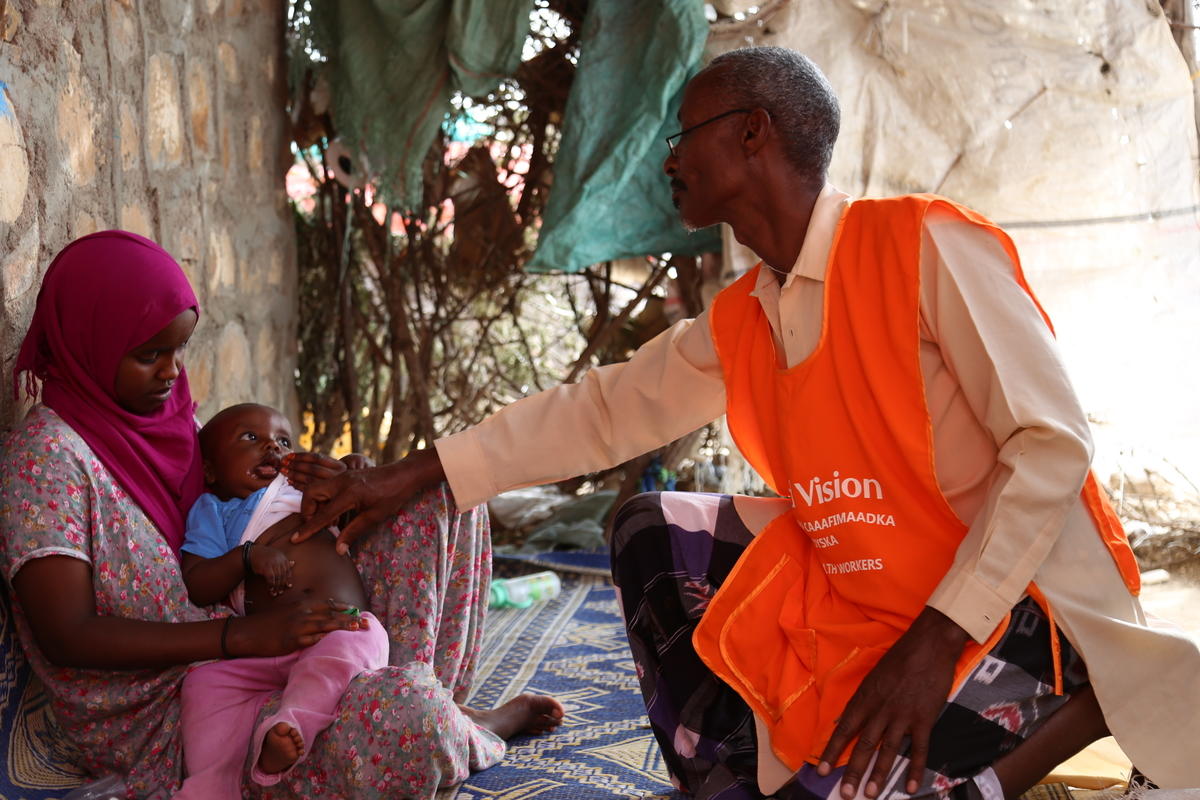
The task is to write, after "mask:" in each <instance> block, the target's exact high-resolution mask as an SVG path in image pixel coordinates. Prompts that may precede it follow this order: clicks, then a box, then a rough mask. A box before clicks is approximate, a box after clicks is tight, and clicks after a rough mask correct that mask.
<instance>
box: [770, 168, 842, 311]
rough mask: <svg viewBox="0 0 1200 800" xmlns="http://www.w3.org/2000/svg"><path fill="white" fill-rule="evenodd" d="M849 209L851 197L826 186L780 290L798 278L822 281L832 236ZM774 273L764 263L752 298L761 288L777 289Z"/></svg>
mask: <svg viewBox="0 0 1200 800" xmlns="http://www.w3.org/2000/svg"><path fill="white" fill-rule="evenodd" d="M848 205H850V195H848V194H846V193H845V192H842V191H840V190H838V189H837V188H835V187H834V186H833V185H832V184H829V183H827V184H825V186H824V188H822V189H821V193H820V194H818V195H817V200H816V202H815V203H814V204H813V210H812V216H810V217H809V219H808V229H807V230H806V231H805V233H804V244H803V246H801V248H800V255H798V256H797V257H796V263H795V264H793V265H792V268H791V270H790V271H789V272H788V276H787V279H786V280H785V281H784V282H783V286H782V289H786V288H787V287H789V286H791V285H792V282H793V281H795V280H796V278H797V277H800V278H808V279H809V280H814V281H824V280H825V268H826V266H827V265H828V264H829V251H830V250H831V249H833V234H834V233H835V232H836V231H837V226H838V222H839V221H840V220H841V218H842V214H843V213H844V212H845V210H846V207H847V206H848ZM778 286H779V284H778V283H777V282H776V281H775V274H774V271H773V270H771V269H770V268H769V267H767V265H766V264H765V263H764V264H763V268H762V269H761V270H759V271H758V281H757V282H756V283H755V286H754V291H753V292H751V294H752V295H753V296H758V292H759V291H760V290H762V289H764V288H770V287H778Z"/></svg>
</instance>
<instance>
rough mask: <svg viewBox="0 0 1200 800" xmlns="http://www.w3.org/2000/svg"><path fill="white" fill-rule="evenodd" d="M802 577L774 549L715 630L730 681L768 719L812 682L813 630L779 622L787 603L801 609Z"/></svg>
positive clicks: (791, 562) (777, 715)
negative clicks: (772, 560) (773, 557)
mask: <svg viewBox="0 0 1200 800" xmlns="http://www.w3.org/2000/svg"><path fill="white" fill-rule="evenodd" d="M806 577H807V575H806V572H805V570H804V569H802V568H801V567H800V565H799V564H797V563H796V562H795V561H794V560H793V559H792V558H791V557H789V556H788V555H786V554H780V557H779V560H778V562H776V564H775V567H774V568H773V569H772V570H771V571H770V572H769V573H767V574H766V575H765V576H764V577H763V579H762V580H761V581H760V582H759V583H758V585H757V586H755V588H754V589H753V590H752V591H751V592H750V593H749V594H747V595H746V596H745V599H743V600H742V602H741V603H740V604H738V606H737V607H736V608H734V609H733V610H731V611H730V613H729V618H728V620H727V622H726V624H725V625H724V626H723V628H722V630H721V635H720V647H721V655H722V657H723V658H724V660H725V663H726V665H727V666H728V668H729V670H730V672H731V673H732V676H731V677H732V678H733V679H734V680H733V681H731V683H733V684H734V688H736V689H738V690H739V691H740V692H741V693H742V695H743V697H746V699H747V700H751V699H752V700H753V701H755V703H756V704H757V705H758V706H759V710H760V711H761V712H762V713H763V714H764V716H765V717H767V718H768V719H770V720H772V721H778V720H779V719H780V718H781V717H782V716H783V715H784V713H786V711H787V709H788V707H789V706H790V705H791V704H792V703H794V702H795V700H796V699H797V698H798V697H800V696H801V695H803V694H804V693H805V692H806V691H808V690H809V689H811V687H812V686H813V684H814V680H813V666H814V665H815V664H816V658H817V636H816V632H815V631H813V630H811V629H790V630H789V629H786V628H785V627H784V624H783V619H784V616H785V614H787V612H790V611H791V610H792V606H793V604H797V603H798V604H799V605H800V606H801V610H802V605H803V598H804V582H805V580H806Z"/></svg>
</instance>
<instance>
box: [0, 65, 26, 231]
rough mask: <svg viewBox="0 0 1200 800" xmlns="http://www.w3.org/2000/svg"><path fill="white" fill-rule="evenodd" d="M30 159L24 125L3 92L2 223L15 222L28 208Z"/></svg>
mask: <svg viewBox="0 0 1200 800" xmlns="http://www.w3.org/2000/svg"><path fill="white" fill-rule="evenodd" d="M28 188H29V158H28V157H27V156H26V154H25V140H24V138H23V137H22V135H21V123H20V122H19V121H18V120H17V114H16V111H15V110H14V109H13V107H12V101H11V99H10V98H9V96H8V93H7V92H6V91H4V90H3V89H0V222H16V220H17V217H19V216H21V211H22V209H24V208H25V194H26V192H27V191H28Z"/></svg>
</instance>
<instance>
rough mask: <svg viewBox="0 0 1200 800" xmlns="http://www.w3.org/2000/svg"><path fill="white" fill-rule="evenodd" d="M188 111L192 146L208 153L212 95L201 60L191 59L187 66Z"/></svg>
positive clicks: (207, 74)
mask: <svg viewBox="0 0 1200 800" xmlns="http://www.w3.org/2000/svg"><path fill="white" fill-rule="evenodd" d="M187 86H188V111H189V112H190V116H191V122H192V146H193V147H195V148H196V149H197V150H199V151H201V152H203V153H208V152H210V148H211V146H212V134H211V132H210V130H209V129H210V127H211V126H210V124H209V120H210V118H211V116H212V95H211V93H210V92H209V70H208V65H207V64H206V63H205V62H203V61H196V60H193V61H191V62H190V63H189V64H188V68H187Z"/></svg>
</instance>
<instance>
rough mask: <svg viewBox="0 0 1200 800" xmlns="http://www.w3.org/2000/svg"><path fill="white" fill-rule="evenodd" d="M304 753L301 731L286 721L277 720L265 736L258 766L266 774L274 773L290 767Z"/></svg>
mask: <svg viewBox="0 0 1200 800" xmlns="http://www.w3.org/2000/svg"><path fill="white" fill-rule="evenodd" d="M303 754H304V739H303V738H302V737H301V736H300V731H298V730H296V729H295V728H293V727H292V726H291V725H288V724H287V723H286V722H276V723H275V724H274V725H272V726H271V730H269V731H267V735H266V736H264V737H263V745H262V752H261V753H260V754H259V756H258V768H259V769H260V770H261V771H262V772H263V774H265V775H274V774H275V773H277V772H283V771H284V770H286V769H288V768H290V767H291V766H292V764H295V763H296V759H298V758H300V756H302V755H303Z"/></svg>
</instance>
